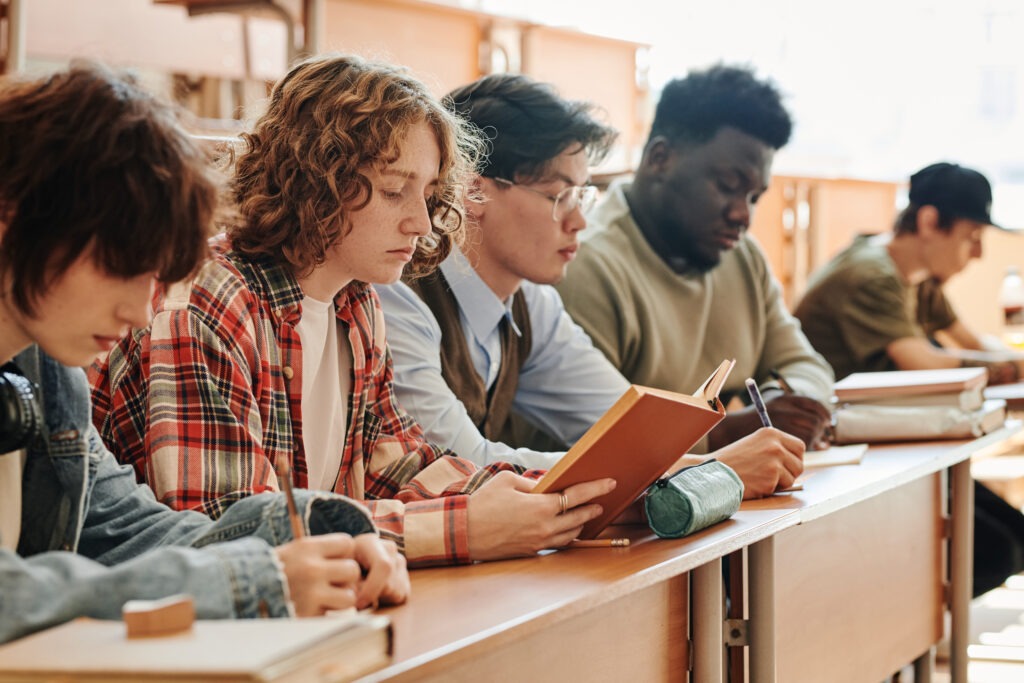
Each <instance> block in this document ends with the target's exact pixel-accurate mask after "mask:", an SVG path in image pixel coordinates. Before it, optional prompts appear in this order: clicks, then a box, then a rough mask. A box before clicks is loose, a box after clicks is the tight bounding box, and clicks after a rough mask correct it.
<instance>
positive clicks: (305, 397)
mask: <svg viewBox="0 0 1024 683" xmlns="http://www.w3.org/2000/svg"><path fill="white" fill-rule="evenodd" d="M340 326H341V323H340V322H338V319H337V318H336V317H335V314H334V302H333V301H328V302H324V301H317V300H316V299H311V298H309V297H308V296H307V297H305V298H303V300H302V318H301V319H300V320H299V324H298V325H297V326H296V328H295V329H296V331H297V332H298V333H299V340H300V341H301V342H302V442H303V445H304V447H305V451H306V465H307V467H308V468H309V488H311V489H318V490H325V491H330V490H331V489H333V488H334V482H335V480H336V479H337V478H338V470H339V469H340V468H341V456H342V452H343V451H344V449H345V434H346V431H347V426H348V420H347V418H348V394H349V391H350V390H351V388H352V360H351V358H350V357H351V355H352V351H351V346H350V345H349V343H348V338H347V336H346V335H344V334H339V333H338V328H339V327H340Z"/></svg>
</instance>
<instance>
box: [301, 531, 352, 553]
mask: <svg viewBox="0 0 1024 683" xmlns="http://www.w3.org/2000/svg"><path fill="white" fill-rule="evenodd" d="M304 540H305V541H307V542H309V543H315V544H316V545H317V546H318V547H319V551H320V553H321V555H323V557H345V558H348V557H352V556H353V554H354V552H355V540H354V539H353V538H352V537H351V536H349V535H348V534H342V533H335V534H323V535H321V536H309V537H307V538H306V539H304Z"/></svg>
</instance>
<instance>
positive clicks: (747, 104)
mask: <svg viewBox="0 0 1024 683" xmlns="http://www.w3.org/2000/svg"><path fill="white" fill-rule="evenodd" d="M726 126H730V127H732V128H736V129H738V130H740V131H742V132H744V133H746V134H747V135H750V136H752V137H755V138H757V139H758V140H760V141H761V142H763V143H765V144H766V145H769V146H770V147H771V148H772V149H779V148H780V147H782V146H784V145H785V144H786V143H787V142H789V136H790V134H791V133H792V132H793V121H792V119H791V118H790V116H789V112H787V111H786V109H785V107H783V106H782V95H781V94H780V93H779V91H778V89H777V88H776V87H775V85H774V84H773V83H771V82H770V81H762V80H758V79H757V77H755V76H754V73H753V71H752V70H751V69H749V68H746V67H738V66H726V65H723V64H717V65H715V66H712V67H710V68H708V69H705V70H703V71H693V72H691V73H690V74H688V75H687V76H686V77H685V78H677V79H674V80H672V81H669V83H668V85H666V86H665V88H664V90H662V92H661V99H660V100H659V101H658V107H657V110H656V111H655V114H654V124H653V125H652V126H651V135H650V137H651V138H654V137H656V136H663V137H666V138H668V139H669V140H671V141H672V142H683V143H697V144H701V143H704V142H707V141H708V140H710V139H711V138H713V137H714V136H715V134H716V133H717V132H718V130H719V129H720V128H724V127H726Z"/></svg>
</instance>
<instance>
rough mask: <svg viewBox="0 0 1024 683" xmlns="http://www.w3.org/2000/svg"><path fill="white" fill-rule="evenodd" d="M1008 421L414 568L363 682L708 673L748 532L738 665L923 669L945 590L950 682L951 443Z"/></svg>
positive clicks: (965, 547)
mask: <svg viewBox="0 0 1024 683" xmlns="http://www.w3.org/2000/svg"><path fill="white" fill-rule="evenodd" d="M1019 428H1020V425H1019V424H1015V425H1014V426H1011V427H1008V428H1007V429H1004V430H1001V431H999V432H997V433H994V434H991V435H989V436H987V437H984V438H982V439H979V440H975V441H968V442H948V441H947V442H933V443H914V444H906V445H898V446H878V447H872V448H871V449H870V450H869V452H868V453H867V455H866V456H865V458H864V461H863V463H862V464H861V465H859V466H841V467H832V468H823V469H819V470H812V471H811V473H810V474H809V476H808V477H807V478H806V483H805V485H804V490H803V491H800V492H796V493H794V494H790V495H785V496H774V497H772V498H770V499H766V500H761V501H751V502H747V503H744V505H743V507H742V509H741V510H740V512H738V513H737V514H736V515H735V516H734V517H733V518H732V519H731V520H728V521H726V522H723V523H722V524H718V525H716V526H714V527H712V528H711V529H707V530H705V531H703V532H701V533H699V534H696V535H695V536H693V537H690V538H687V539H683V540H678V541H666V540H660V539H657V538H655V537H654V536H653V535H651V534H650V533H649V532H647V531H646V529H644V528H642V527H630V528H627V529H625V530H623V529H621V528H620V529H615V530H614V533H613V535H622V536H628V537H629V538H630V539H631V540H632V545H631V546H630V547H628V548H607V549H577V550H568V551H559V552H553V553H549V554H545V555H543V556H541V557H534V558H528V559H523V560H514V561H506V562H495V563H486V564H479V565H474V566H468V567H450V568H441V569H427V570H417V571H414V572H413V573H412V598H411V600H410V601H409V603H408V604H407V605H403V606H402V607H398V608H392V609H390V610H386V611H385V613H386V614H388V615H389V616H390V617H391V618H392V621H393V624H394V630H395V656H394V661H393V662H392V664H391V666H389V667H387V668H386V669H383V670H381V671H379V672H377V673H375V674H373V675H371V676H369V677H367V678H366V679H363V680H364V681H381V680H394V681H409V680H416V681H442V680H444V681H480V680H488V681H491V680H513V679H514V680H535V681H538V682H539V681H575V680H595V681H612V680H615V681H617V680H626V681H644V682H646V681H666V680H676V681H678V680H686V679H687V678H688V677H689V678H690V679H692V680H694V681H700V682H703V681H722V680H724V676H723V671H722V659H723V657H722V654H723V619H724V614H723V610H722V603H723V600H722V589H721V586H722V582H721V567H722V561H721V558H722V557H724V556H726V555H727V554H729V553H733V552H735V551H738V550H742V549H743V548H748V549H749V550H748V555H749V558H750V563H749V567H748V569H749V572H748V575H749V577H750V580H749V586H748V590H749V597H750V600H749V604H748V607H749V613H750V614H749V617H750V619H749V624H748V634H749V640H750V648H749V650H750V671H749V675H750V680H751V681H754V682H755V683H760V682H761V681H776V680H779V681H785V682H786V683H790V682H791V681H796V682H799V681H804V680H809V681H821V680H829V681H854V680H856V681H864V680H882V679H883V678H885V677H886V676H888V675H889V674H890V673H892V672H893V671H895V670H897V669H899V668H900V667H901V666H903V665H904V664H906V663H907V662H909V661H912V660H915V658H917V665H918V667H917V668H918V673H919V677H918V679H917V680H918V681H928V680H929V677H930V674H931V663H932V655H931V653H932V646H933V645H934V644H935V643H936V642H937V641H938V640H939V639H940V638H941V636H942V612H943V610H944V608H945V604H946V600H945V599H944V593H946V592H948V593H950V594H951V596H952V597H951V599H950V600H949V602H950V604H951V605H952V611H953V641H952V647H953V661H952V670H953V676H954V681H959V682H961V683H966V662H967V660H966V645H967V623H968V622H967V619H968V614H967V609H968V606H969V601H970V576H971V566H970V562H971V557H972V556H971V543H972V540H971V523H972V521H973V515H972V514H971V512H972V508H973V500H972V499H971V496H972V495H973V489H972V488H971V480H970V470H969V457H970V455H971V453H972V452H973V451H974V450H975V449H977V448H981V447H984V446H985V445H987V444H989V443H993V442H995V441H997V440H999V439H1002V438H1006V437H1007V436H1009V435H1010V434H1011V433H1013V431H1015V430H1017V429H1019ZM947 470H948V471H951V472H952V474H951V477H952V487H953V509H952V513H953V514H952V523H951V524H949V525H947V522H946V520H947V518H948V514H947V513H948V511H949V510H950V508H949V501H948V500H947V496H946V481H947V479H946V477H947V475H946V472H947ZM947 526H948V527H949V528H950V529H951V531H950V533H949V534H947ZM947 535H948V536H949V537H951V539H952V545H953V550H952V552H951V553H950V555H951V556H950V557H948V558H947V556H946V543H945V540H946V538H947ZM947 563H948V565H949V569H948V573H947ZM947 576H948V577H949V579H950V582H949V583H950V588H949V590H948V591H946V589H945V588H944V585H945V584H946V583H947ZM734 599H735V596H734ZM691 614H692V617H691V616H690V615H691ZM687 634H689V639H690V641H691V642H692V648H691V647H690V646H689V644H688V642H687ZM737 649H738V648H737ZM569 653H571V654H569ZM690 663H692V672H691V673H690V674H689V676H688V675H687V672H688V669H689V668H690V666H689V664H690Z"/></svg>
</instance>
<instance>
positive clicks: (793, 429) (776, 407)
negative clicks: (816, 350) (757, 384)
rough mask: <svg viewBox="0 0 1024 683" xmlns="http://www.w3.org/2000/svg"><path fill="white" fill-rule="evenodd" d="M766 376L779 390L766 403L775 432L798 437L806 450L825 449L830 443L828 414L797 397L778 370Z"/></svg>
mask: <svg viewBox="0 0 1024 683" xmlns="http://www.w3.org/2000/svg"><path fill="white" fill-rule="evenodd" d="M768 374H769V375H771V377H772V379H774V380H775V382H776V383H777V384H778V385H779V389H780V390H781V391H782V395H781V396H779V395H778V394H776V396H775V398H773V399H772V400H771V401H769V403H771V405H772V410H773V411H774V412H775V416H776V420H775V423H776V424H777V425H778V427H779V429H781V430H783V431H785V432H787V433H789V434H793V435H794V436H797V437H799V438H800V439H802V440H803V442H804V443H805V444H806V445H807V447H808V448H816V449H820V448H827V447H828V445H829V442H830V441H831V440H832V413H831V412H829V410H828V408H826V407H825V406H824V405H822V404H821V403H820V402H818V401H816V400H815V399H813V398H811V397H810V396H801V395H799V394H798V393H797V392H796V391H795V390H794V389H793V386H792V385H791V384H790V383H789V382H788V381H786V378H785V377H784V376H783V375H782V373H780V372H779V371H778V370H775V369H771V370H769V371H768Z"/></svg>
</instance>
